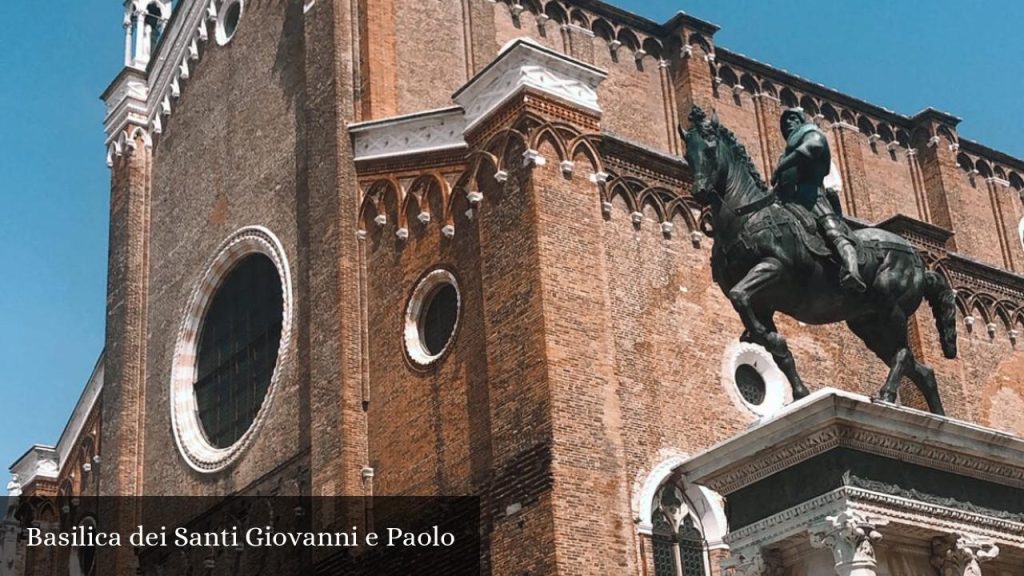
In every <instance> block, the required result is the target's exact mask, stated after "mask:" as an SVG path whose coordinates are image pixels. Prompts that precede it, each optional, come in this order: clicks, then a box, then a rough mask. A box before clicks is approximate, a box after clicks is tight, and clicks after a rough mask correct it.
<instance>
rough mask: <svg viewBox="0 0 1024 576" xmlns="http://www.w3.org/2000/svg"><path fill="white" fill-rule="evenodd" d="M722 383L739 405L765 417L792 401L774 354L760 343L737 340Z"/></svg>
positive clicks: (726, 361)
mask: <svg viewBox="0 0 1024 576" xmlns="http://www.w3.org/2000/svg"><path fill="white" fill-rule="evenodd" d="M722 385H723V386H724V387H725V389H726V391H727V392H728V394H729V397H730V398H732V400H733V403H734V404H736V406H737V407H738V408H740V409H742V410H745V411H748V412H753V413H754V414H756V415H757V416H761V417H768V416H771V415H772V414H774V413H775V412H777V411H778V410H779V409H781V408H782V407H783V406H785V405H786V403H787V402H790V401H792V391H791V390H790V387H789V381H788V380H787V379H786V376H785V375H784V374H783V373H782V371H781V370H779V368H778V366H776V365H775V360H774V359H773V358H772V356H771V354H769V353H768V352H767V351H766V350H765V349H764V348H762V347H761V346H758V345H756V344H750V343H747V342H734V343H733V344H731V345H730V346H729V347H728V348H727V349H726V351H725V357H724V358H723V362H722Z"/></svg>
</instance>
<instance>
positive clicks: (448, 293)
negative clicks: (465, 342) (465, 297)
mask: <svg viewBox="0 0 1024 576" xmlns="http://www.w3.org/2000/svg"><path fill="white" fill-rule="evenodd" d="M461 304H462V301H461V296H460V294H459V284H458V282H457V281H456V280H455V276H453V275H452V273H451V272H449V271H447V270H443V269H438V270H434V271H432V272H430V273H429V274H427V275H426V276H425V277H424V278H423V279H422V280H420V283H419V284H417V285H416V289H415V290H413V293H412V296H411V297H410V298H409V305H408V307H407V308H406V313H405V350H406V352H407V353H408V355H409V359H411V360H412V361H413V362H414V363H415V364H418V365H420V366H426V365H427V364H430V363H431V362H434V361H435V360H437V359H438V358H440V357H441V356H442V355H444V353H445V352H446V351H447V350H448V347H449V346H450V345H451V341H452V337H453V336H454V335H455V329H456V327H458V324H459V312H460V308H461Z"/></svg>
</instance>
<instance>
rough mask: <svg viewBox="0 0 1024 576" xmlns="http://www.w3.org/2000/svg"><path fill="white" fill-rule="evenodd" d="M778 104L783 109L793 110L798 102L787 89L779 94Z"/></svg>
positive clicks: (794, 95)
mask: <svg viewBox="0 0 1024 576" xmlns="http://www.w3.org/2000/svg"><path fill="white" fill-rule="evenodd" d="M779 102H780V103H781V104H782V106H783V107H785V108H795V107H796V106H797V103H798V100H797V98H796V94H794V93H793V91H792V90H790V89H789V88H783V89H782V92H779Z"/></svg>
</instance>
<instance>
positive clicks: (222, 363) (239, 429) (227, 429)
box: [195, 254, 284, 448]
mask: <svg viewBox="0 0 1024 576" xmlns="http://www.w3.org/2000/svg"><path fill="white" fill-rule="evenodd" d="M283 306H284V303H283V299H282V293H281V278H280V276H279V275H278V273H277V268H276V267H275V266H274V263H273V262H271V260H270V259H269V258H267V257H266V256H264V255H262V254H253V255H251V256H246V257H245V258H243V259H242V260H241V261H240V262H239V263H238V264H237V265H236V266H235V267H234V268H233V269H232V270H231V271H230V272H229V273H228V275H227V277H226V278H225V279H224V281H223V283H222V284H221V286H220V288H219V289H218V290H217V293H216V294H215V295H214V297H213V301H212V302H211V303H210V306H209V308H208V309H207V311H206V317H205V318H204V319H203V328H202V333H201V334H200V337H199V352H198V354H197V357H196V362H197V366H196V386H195V392H196V402H197V405H198V408H199V421H200V422H201V423H202V426H203V432H205V434H206V439H207V440H208V441H209V442H210V444H212V445H213V446H214V447H216V448H227V447H228V446H231V445H232V444H234V443H235V442H236V441H237V440H238V439H239V438H241V437H242V435H243V434H245V431H246V430H248V429H249V426H250V425H252V422H253V420H255V418H256V413H257V412H259V409H260V406H261V405H262V404H263V398H264V396H266V394H267V387H268V386H269V385H270V377H271V375H272V374H273V371H274V364H275V363H276V362H277V348H278V345H279V344H280V342H281V318H282V314H283Z"/></svg>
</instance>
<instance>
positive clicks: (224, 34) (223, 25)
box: [214, 0, 245, 46]
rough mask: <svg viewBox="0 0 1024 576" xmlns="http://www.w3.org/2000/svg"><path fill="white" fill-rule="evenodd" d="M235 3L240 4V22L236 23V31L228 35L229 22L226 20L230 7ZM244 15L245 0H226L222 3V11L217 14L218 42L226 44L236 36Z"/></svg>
mask: <svg viewBox="0 0 1024 576" xmlns="http://www.w3.org/2000/svg"><path fill="white" fill-rule="evenodd" d="M235 4H238V22H237V23H236V24H235V29H234V31H232V32H231V34H230V35H228V31H227V22H225V18H227V15H228V9H229V8H231V6H233V5H235ZM244 17H245V0H224V1H223V2H222V3H221V5H220V13H219V14H218V15H217V30H216V31H215V32H214V37H215V38H216V39H217V44H219V45H220V46H224V45H225V44H227V43H228V42H231V39H232V38H234V37H235V33H236V32H238V26H240V25H241V24H242V18H244Z"/></svg>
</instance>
